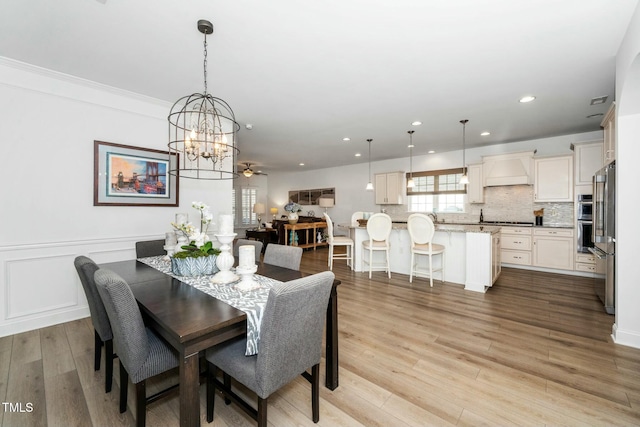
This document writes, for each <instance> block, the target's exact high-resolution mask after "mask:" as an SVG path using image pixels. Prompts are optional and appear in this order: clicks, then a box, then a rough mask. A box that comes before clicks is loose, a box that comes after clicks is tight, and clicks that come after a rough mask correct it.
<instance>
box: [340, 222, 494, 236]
mask: <svg viewBox="0 0 640 427" xmlns="http://www.w3.org/2000/svg"><path fill="white" fill-rule="evenodd" d="M338 225H339V226H340V227H344V228H354V229H358V228H360V229H365V230H366V228H367V227H366V226H364V227H361V226H358V225H344V224H338ZM435 226H436V231H448V232H453V233H490V234H495V233H499V232H500V227H497V226H493V225H480V224H477V223H476V224H454V223H448V224H442V223H438V224H435ZM391 229H392V230H406V229H407V224H406V223H402V222H394V223H393V225H392V227H391Z"/></svg>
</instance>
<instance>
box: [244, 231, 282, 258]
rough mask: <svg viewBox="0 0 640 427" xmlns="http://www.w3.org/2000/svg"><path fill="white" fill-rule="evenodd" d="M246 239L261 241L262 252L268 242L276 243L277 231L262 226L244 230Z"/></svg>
mask: <svg viewBox="0 0 640 427" xmlns="http://www.w3.org/2000/svg"><path fill="white" fill-rule="evenodd" d="M245 236H246V238H247V239H254V240H259V241H261V242H262V253H264V250H265V249H266V248H267V245H268V244H269V243H278V233H277V232H276V230H274V229H272V228H263V229H261V230H258V229H253V230H251V229H250V230H247V231H246V232H245Z"/></svg>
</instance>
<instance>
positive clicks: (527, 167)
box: [482, 151, 536, 187]
mask: <svg viewBox="0 0 640 427" xmlns="http://www.w3.org/2000/svg"><path fill="white" fill-rule="evenodd" d="M535 153H536V152H535V151H525V152H520V153H510V154H498V155H494V156H483V157H482V182H483V186H485V187H497V186H502V185H533V155H534V154H535Z"/></svg>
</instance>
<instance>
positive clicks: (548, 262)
mask: <svg viewBox="0 0 640 427" xmlns="http://www.w3.org/2000/svg"><path fill="white" fill-rule="evenodd" d="M574 258H575V244H574V238H573V230H571V229H553V228H541V229H535V230H533V265H534V266H535V267H546V268H557V269H561V270H573V259H574Z"/></svg>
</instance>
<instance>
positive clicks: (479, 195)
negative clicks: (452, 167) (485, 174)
mask: <svg viewBox="0 0 640 427" xmlns="http://www.w3.org/2000/svg"><path fill="white" fill-rule="evenodd" d="M467 176H468V177H469V184H468V185H467V201H468V202H469V203H484V191H483V190H484V187H483V186H482V164H476V165H469V167H468V168H467Z"/></svg>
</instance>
